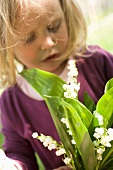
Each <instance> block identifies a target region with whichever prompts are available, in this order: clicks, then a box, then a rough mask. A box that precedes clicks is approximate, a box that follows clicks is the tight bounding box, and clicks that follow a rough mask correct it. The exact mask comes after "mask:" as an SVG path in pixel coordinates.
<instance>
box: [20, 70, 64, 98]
mask: <svg viewBox="0 0 113 170" xmlns="http://www.w3.org/2000/svg"><path fill="white" fill-rule="evenodd" d="M20 75H21V76H23V77H24V78H25V79H26V80H27V81H28V83H29V84H30V85H31V86H32V87H33V88H34V89H35V90H36V91H37V92H38V93H39V94H40V95H41V96H42V97H44V95H48V96H59V97H62V96H63V93H64V90H63V88H62V86H63V84H64V83H65V82H64V81H63V80H62V79H61V78H59V77H58V76H56V75H55V74H52V73H49V72H46V71H43V70H39V69H36V68H35V69H26V70H24V71H22V72H21V73H20Z"/></svg>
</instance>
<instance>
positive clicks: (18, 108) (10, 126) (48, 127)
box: [0, 0, 113, 170]
mask: <svg viewBox="0 0 113 170" xmlns="http://www.w3.org/2000/svg"><path fill="white" fill-rule="evenodd" d="M86 38H87V31H86V24H85V21H84V17H83V15H82V13H81V11H80V9H79V7H78V5H77V4H76V1H75V0H1V1H0V83H1V86H2V87H6V86H7V89H6V90H5V91H4V92H3V93H2V95H1V99H0V109H1V122H2V133H3V134H4V138H5V139H4V144H3V147H4V152H3V151H1V156H0V168H1V169H0V170H6V169H8V170H38V164H37V162H36V158H35V155H34V153H35V152H36V153H37V154H38V155H39V157H40V159H41V160H42V162H43V164H44V166H45V169H46V170H53V169H57V170H69V169H70V168H69V167H67V166H65V165H64V163H63V161H62V158H61V157H57V156H56V155H55V152H54V151H49V150H48V149H47V148H45V147H44V146H43V144H42V143H41V142H40V141H38V140H36V139H33V137H32V133H33V132H35V131H36V132H38V133H42V134H45V135H49V136H52V137H53V138H54V139H55V140H57V141H60V139H59V136H58V133H57V131H56V128H55V126H54V123H53V120H52V118H51V116H50V113H49V111H48V108H47V106H46V104H45V102H44V100H43V99H42V98H41V97H40V96H39V95H38V94H37V93H36V92H35V91H34V90H33V89H32V88H31V87H30V85H29V84H28V83H27V82H26V81H25V80H24V79H23V78H22V77H21V76H18V69H19V68H18V65H19V64H18V63H21V65H22V66H23V67H22V69H25V68H39V69H42V70H45V71H49V72H52V73H54V74H57V75H58V76H60V77H61V78H62V79H64V80H65V81H66V79H67V61H68V60H70V58H73V59H75V60H76V66H77V69H78V82H80V85H81V86H80V90H79V94H78V97H79V100H80V101H81V102H83V97H84V92H87V93H88V94H89V95H90V96H91V97H92V98H93V100H94V101H95V103H96V102H97V101H98V100H99V98H100V97H101V96H102V95H103V93H104V87H105V84H106V82H107V81H108V80H109V79H110V78H111V77H113V56H112V55H111V54H110V53H108V52H107V51H105V50H103V49H101V48H99V47H97V46H95V47H94V46H89V47H87V45H86ZM19 66H20V65H19Z"/></svg>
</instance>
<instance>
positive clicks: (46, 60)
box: [44, 54, 58, 62]
mask: <svg viewBox="0 0 113 170" xmlns="http://www.w3.org/2000/svg"><path fill="white" fill-rule="evenodd" d="M56 58H58V54H53V55H50V56H49V57H47V58H46V59H45V60H44V62H48V61H52V60H54V59H56Z"/></svg>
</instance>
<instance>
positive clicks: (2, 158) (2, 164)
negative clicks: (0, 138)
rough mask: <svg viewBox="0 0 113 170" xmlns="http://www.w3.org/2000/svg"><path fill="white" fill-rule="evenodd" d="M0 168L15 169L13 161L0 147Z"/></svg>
mask: <svg viewBox="0 0 113 170" xmlns="http://www.w3.org/2000/svg"><path fill="white" fill-rule="evenodd" d="M0 170H17V167H16V166H15V165H14V163H13V161H12V160H11V159H9V158H8V157H6V155H5V153H4V151H3V150H2V149H0Z"/></svg>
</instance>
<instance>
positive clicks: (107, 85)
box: [105, 78, 113, 93]
mask: <svg viewBox="0 0 113 170" xmlns="http://www.w3.org/2000/svg"><path fill="white" fill-rule="evenodd" d="M112 87H113V78H111V79H110V80H109V81H108V82H107V83H106V86H105V93H106V92H107V91H108V90H110V89H111V88H112Z"/></svg>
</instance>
